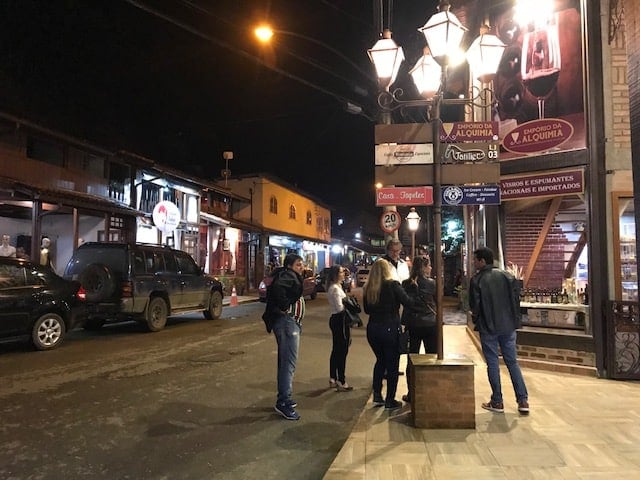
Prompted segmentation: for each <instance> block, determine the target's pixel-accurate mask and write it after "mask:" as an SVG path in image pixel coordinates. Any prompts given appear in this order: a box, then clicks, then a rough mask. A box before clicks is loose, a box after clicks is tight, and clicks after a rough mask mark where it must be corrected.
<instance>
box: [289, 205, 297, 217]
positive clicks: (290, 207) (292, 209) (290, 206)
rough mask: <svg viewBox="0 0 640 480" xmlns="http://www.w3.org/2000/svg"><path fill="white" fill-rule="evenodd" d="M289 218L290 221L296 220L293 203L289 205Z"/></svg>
mask: <svg viewBox="0 0 640 480" xmlns="http://www.w3.org/2000/svg"><path fill="white" fill-rule="evenodd" d="M289 218H290V219H291V220H295V219H296V206H295V205H294V204H293V203H292V204H291V205H289Z"/></svg>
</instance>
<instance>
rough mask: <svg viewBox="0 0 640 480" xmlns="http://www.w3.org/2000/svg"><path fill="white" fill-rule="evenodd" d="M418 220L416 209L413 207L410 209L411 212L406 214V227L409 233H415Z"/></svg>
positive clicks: (418, 224)
mask: <svg viewBox="0 0 640 480" xmlns="http://www.w3.org/2000/svg"><path fill="white" fill-rule="evenodd" d="M420 220H421V218H420V215H418V212H416V209H415V208H414V207H411V210H410V211H409V213H408V214H407V226H408V227H409V230H410V231H411V232H415V231H417V230H418V227H419V226H420Z"/></svg>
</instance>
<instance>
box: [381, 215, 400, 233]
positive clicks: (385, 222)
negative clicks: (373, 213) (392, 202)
mask: <svg viewBox="0 0 640 480" xmlns="http://www.w3.org/2000/svg"><path fill="white" fill-rule="evenodd" d="M401 222H402V219H401V218H400V214H399V213H398V212H396V211H395V210H389V211H387V212H383V213H382V217H380V226H381V227H382V230H384V232H385V233H393V232H395V231H396V230H398V229H399V228H400V223H401Z"/></svg>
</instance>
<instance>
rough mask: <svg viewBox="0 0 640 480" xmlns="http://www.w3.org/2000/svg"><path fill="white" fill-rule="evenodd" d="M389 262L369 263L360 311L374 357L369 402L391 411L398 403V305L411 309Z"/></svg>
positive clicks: (398, 405)
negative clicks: (366, 318) (384, 384)
mask: <svg viewBox="0 0 640 480" xmlns="http://www.w3.org/2000/svg"><path fill="white" fill-rule="evenodd" d="M391 268H392V267H391V264H390V263H389V262H388V261H386V260H384V259H379V260H376V262H375V263H374V264H373V265H372V267H371V270H370V271H369V278H368V280H367V282H366V283H365V285H364V289H363V297H364V302H363V303H364V311H365V313H367V314H368V315H369V322H368V323H367V340H368V341H369V345H370V346H371V350H373V353H374V354H375V356H376V363H375V365H374V367H373V405H374V406H376V407H379V406H382V405H384V406H385V409H387V410H395V409H397V408H400V407H401V406H402V402H399V401H397V400H396V399H395V396H396V390H397V388H398V366H399V365H400V351H399V348H398V347H399V345H398V337H399V335H400V329H401V326H400V305H401V304H402V305H403V306H404V307H405V308H412V307H413V302H412V300H411V299H410V298H409V296H408V295H407V294H406V293H405V291H404V290H403V289H402V286H401V285H400V283H398V282H397V281H396V280H394V279H393V278H394V277H393V271H392V270H391ZM385 373H386V374H387V393H386V398H385V399H383V398H382V379H383V377H384V374H385Z"/></svg>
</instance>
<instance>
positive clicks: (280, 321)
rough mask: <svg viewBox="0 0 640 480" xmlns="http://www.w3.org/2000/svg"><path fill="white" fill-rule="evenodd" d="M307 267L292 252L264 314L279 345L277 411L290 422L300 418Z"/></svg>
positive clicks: (275, 276) (270, 290) (277, 275)
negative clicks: (298, 379) (295, 393)
mask: <svg viewBox="0 0 640 480" xmlns="http://www.w3.org/2000/svg"><path fill="white" fill-rule="evenodd" d="M303 268H304V265H303V263H302V257H301V256H300V255H297V254H295V253H290V254H288V255H287V256H286V257H285V259H284V268H282V269H278V270H276V271H275V272H274V273H273V281H272V283H271V285H269V288H267V306H266V308H265V313H264V315H263V319H264V321H265V323H266V324H267V331H270V330H273V334H274V335H275V337H276V342H277V343H278V399H277V400H276V406H275V410H276V412H278V413H279V414H280V415H282V416H283V417H284V418H286V419H287V420H298V419H299V418H300V415H298V412H296V411H295V407H296V406H297V403H296V402H295V401H294V400H293V399H292V398H291V393H292V390H293V375H294V373H295V371H296V362H297V360H298V348H299V346H300V332H301V330H302V329H301V322H302V318H303V317H304V308H305V305H304V298H303V297H302V270H303Z"/></svg>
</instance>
